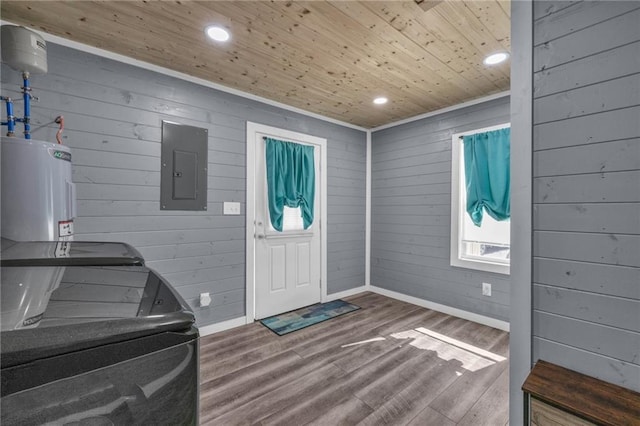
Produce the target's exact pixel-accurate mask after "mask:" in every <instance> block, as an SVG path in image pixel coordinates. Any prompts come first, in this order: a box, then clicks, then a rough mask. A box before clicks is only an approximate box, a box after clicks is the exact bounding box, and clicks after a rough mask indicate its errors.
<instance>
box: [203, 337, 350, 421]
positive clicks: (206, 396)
mask: <svg viewBox="0 0 640 426" xmlns="http://www.w3.org/2000/svg"><path fill="white" fill-rule="evenodd" d="M356 349H357V348H355V347H348V348H339V349H335V348H330V349H329V350H327V351H325V352H321V353H318V354H316V355H315V356H312V357H309V358H306V359H302V358H300V357H299V356H298V355H297V354H296V357H295V358H289V359H288V362H287V361H283V358H284V355H285V354H286V355H289V354H292V353H293V352H292V351H288V352H286V353H284V354H279V355H275V356H274V357H273V358H269V359H267V360H265V361H263V362H260V363H257V364H253V365H250V366H247V367H246V368H244V369H241V370H238V371H235V372H233V373H230V374H229V375H226V376H222V377H219V378H217V379H215V380H213V381H205V382H204V383H203V384H202V385H201V393H202V395H203V396H201V401H202V404H201V405H202V406H203V407H206V410H207V412H208V416H212V417H218V416H220V415H222V414H223V413H225V412H227V411H231V410H233V409H235V408H236V407H238V406H241V405H243V404H245V403H247V402H250V401H251V400H252V399H255V398H257V397H259V396H261V395H264V394H267V393H269V392H277V390H278V389H279V388H281V387H282V386H285V385H287V384H288V383H290V382H293V381H295V380H296V379H298V378H299V377H302V376H304V375H307V374H310V373H312V372H314V371H316V370H317V369H319V368H322V367H324V366H326V365H327V364H331V363H332V362H333V361H334V360H336V359H340V358H343V357H346V356H348V354H349V353H350V352H354V351H356ZM274 359H275V360H276V361H272V360H274ZM276 363H277V364H276ZM283 364H284V365H283ZM336 368H337V367H336ZM341 371H342V370H341ZM218 383H221V386H217V384H218ZM216 389H217V391H216Z"/></svg>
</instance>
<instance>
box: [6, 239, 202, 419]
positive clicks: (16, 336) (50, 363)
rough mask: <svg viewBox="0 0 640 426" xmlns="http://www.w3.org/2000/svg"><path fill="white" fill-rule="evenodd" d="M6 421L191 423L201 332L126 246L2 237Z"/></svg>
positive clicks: (195, 405)
mask: <svg viewBox="0 0 640 426" xmlns="http://www.w3.org/2000/svg"><path fill="white" fill-rule="evenodd" d="M1 256H2V260H1V263H2V271H1V274H2V275H1V279H2V287H1V291H2V302H1V305H2V306H1V314H2V319H1V335H0V346H1V357H0V363H1V372H0V375H1V379H2V380H1V382H2V386H1V402H0V404H1V407H0V408H1V417H0V420H1V423H2V424H3V425H5V424H6V425H14V424H15V425H27V424H28V425H37V424H56V425H78V424H88V425H123V424H145V425H148V424H154V425H156V424H171V425H178V424H197V422H198V330H197V328H196V327H195V325H194V324H195V318H194V314H193V312H192V311H191V309H190V308H189V307H188V305H187V304H186V302H185V301H184V300H183V299H182V298H181V297H180V296H179V295H178V294H177V293H176V292H175V290H174V289H173V288H172V287H171V285H170V284H169V283H168V282H166V281H165V280H164V279H163V278H162V277H161V276H160V275H158V274H157V273H155V272H154V271H153V270H151V269H149V268H147V267H145V266H144V260H143V258H142V256H140V254H139V253H138V252H137V251H136V250H135V249H133V248H132V247H131V246H128V245H126V244H121V243H92V242H44V243H39V242H29V243H14V242H12V241H8V240H3V241H2V253H1Z"/></svg>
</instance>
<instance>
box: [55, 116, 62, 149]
mask: <svg viewBox="0 0 640 426" xmlns="http://www.w3.org/2000/svg"><path fill="white" fill-rule="evenodd" d="M55 122H56V124H59V125H60V128H59V129H58V131H57V132H56V141H58V143H59V144H60V145H62V131H63V130H64V116H62V115H59V116H57V117H56V119H55Z"/></svg>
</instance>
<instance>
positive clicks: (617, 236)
mask: <svg viewBox="0 0 640 426" xmlns="http://www.w3.org/2000/svg"><path fill="white" fill-rule="evenodd" d="M534 13H535V17H534V19H535V21H534V40H535V46H534V48H533V54H534V64H535V66H534V106H533V110H534V113H533V120H534V131H533V133H534V135H533V137H534V139H533V144H534V148H533V149H534V153H533V185H534V187H533V206H534V212H533V232H534V234H533V256H534V259H533V282H534V285H533V305H534V313H533V351H534V361H535V360H537V359H543V360H546V361H550V362H553V363H555V364H559V365H561V366H564V367H567V368H569V369H572V370H576V371H579V372H582V373H584V374H587V375H590V376H594V377H596V378H599V379H602V380H605V381H607V382H611V383H614V384H617V385H620V386H623V387H626V388H629V389H633V390H636V391H638V390H640V120H639V118H640V3H637V2H633V1H627V2H617V1H607V2H590V1H583V2H551V3H550V2H546V1H539V2H537V3H536V6H535V7H534Z"/></svg>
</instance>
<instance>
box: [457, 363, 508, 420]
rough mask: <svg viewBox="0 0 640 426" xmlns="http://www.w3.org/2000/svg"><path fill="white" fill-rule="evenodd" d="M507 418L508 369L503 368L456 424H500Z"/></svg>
mask: <svg viewBox="0 0 640 426" xmlns="http://www.w3.org/2000/svg"><path fill="white" fill-rule="evenodd" d="M508 420H509V370H508V369H505V371H503V372H502V374H501V375H500V376H499V377H498V378H497V379H496V381H495V382H494V383H493V384H492V385H491V386H490V387H489V389H487V391H486V392H485V393H484V394H483V395H482V397H481V398H480V399H478V401H477V402H476V403H475V404H474V406H473V407H472V408H471V410H469V412H468V413H467V414H466V415H465V416H464V417H463V418H462V420H461V421H460V422H459V423H458V424H459V425H460V426H471V425H501V424H503V423H505V422H507V421H508Z"/></svg>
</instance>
